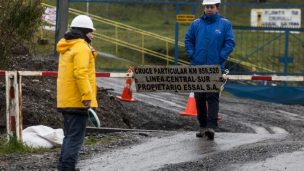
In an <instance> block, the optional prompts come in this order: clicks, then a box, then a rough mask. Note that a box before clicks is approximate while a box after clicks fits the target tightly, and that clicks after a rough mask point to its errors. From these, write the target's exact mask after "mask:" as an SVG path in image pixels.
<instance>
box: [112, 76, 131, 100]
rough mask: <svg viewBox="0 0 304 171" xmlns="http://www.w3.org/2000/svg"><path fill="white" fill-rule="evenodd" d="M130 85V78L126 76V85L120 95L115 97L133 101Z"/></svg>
mask: <svg viewBox="0 0 304 171" xmlns="http://www.w3.org/2000/svg"><path fill="white" fill-rule="evenodd" d="M131 85H132V78H128V79H127V80H126V85H125V87H124V89H123V91H122V95H121V96H116V97H117V98H118V99H120V100H123V101H127V102H134V101H135V99H134V98H133V97H132V90H131Z"/></svg>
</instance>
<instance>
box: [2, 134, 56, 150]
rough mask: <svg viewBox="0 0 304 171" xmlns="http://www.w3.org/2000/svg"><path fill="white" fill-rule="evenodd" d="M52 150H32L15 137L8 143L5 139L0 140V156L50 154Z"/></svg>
mask: <svg viewBox="0 0 304 171" xmlns="http://www.w3.org/2000/svg"><path fill="white" fill-rule="evenodd" d="M51 151H54V149H48V148H32V147H30V146H28V145H26V144H24V143H22V142H20V141H18V140H17V138H16V137H11V138H10V140H9V141H7V139H5V138H1V139H0V154H12V153H13V154H26V153H44V152H51Z"/></svg>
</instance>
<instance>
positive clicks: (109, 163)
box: [78, 132, 286, 171]
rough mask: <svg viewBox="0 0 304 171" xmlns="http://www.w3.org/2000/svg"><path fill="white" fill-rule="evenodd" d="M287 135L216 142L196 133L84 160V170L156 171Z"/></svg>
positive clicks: (223, 136) (224, 137)
mask: <svg viewBox="0 0 304 171" xmlns="http://www.w3.org/2000/svg"><path fill="white" fill-rule="evenodd" d="M285 135H286V134H247V133H246V134H245V133H244V134H242V133H217V134H216V137H215V141H208V140H206V139H201V138H196V137H195V132H182V133H178V134H176V135H174V136H170V137H163V138H151V139H150V140H149V141H148V142H145V143H142V144H139V145H135V146H131V147H129V148H125V149H117V150H114V151H112V152H109V153H105V154H103V155H100V156H96V157H95V158H94V159H90V160H83V161H80V163H79V165H78V166H79V167H80V168H81V169H83V170H92V171H94V170H96V171H97V170H105V171H106V170H111V171H113V170H124V171H128V170H129V171H136V170H138V171H142V170H154V169H158V168H161V167H163V166H164V165H166V164H176V163H181V162H188V161H196V160H199V159H200V158H202V157H204V156H206V155H207V154H210V153H213V152H216V151H224V150H229V149H231V148H233V147H237V146H241V145H244V144H251V143H256V142H258V141H263V140H266V139H278V138H283V137H284V136H285Z"/></svg>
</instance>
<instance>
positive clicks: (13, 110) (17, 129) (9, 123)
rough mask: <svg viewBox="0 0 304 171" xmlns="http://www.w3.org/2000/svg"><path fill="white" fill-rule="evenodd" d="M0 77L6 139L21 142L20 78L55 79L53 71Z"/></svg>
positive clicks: (116, 75)
mask: <svg viewBox="0 0 304 171" xmlns="http://www.w3.org/2000/svg"><path fill="white" fill-rule="evenodd" d="M0 76H5V82H6V129H7V135H8V139H9V138H10V137H12V136H16V138H17V139H18V140H20V141H21V140H22V130H23V122H22V120H23V119H22V84H21V82H22V77H23V76H46V77H57V72H55V71H2V70H0ZM132 76H133V74H132V73H130V72H128V73H110V72H96V77H109V78H110V77H112V78H130V77H132Z"/></svg>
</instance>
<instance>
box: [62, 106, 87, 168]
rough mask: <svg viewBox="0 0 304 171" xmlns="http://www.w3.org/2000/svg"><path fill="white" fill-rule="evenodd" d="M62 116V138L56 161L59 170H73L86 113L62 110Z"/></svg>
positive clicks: (81, 138)
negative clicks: (57, 161) (58, 156)
mask: <svg viewBox="0 0 304 171" xmlns="http://www.w3.org/2000/svg"><path fill="white" fill-rule="evenodd" d="M62 114H63V118H64V139H63V144H62V147H61V154H60V158H59V163H58V170H59V171H72V170H75V166H76V164H77V160H78V156H79V151H80V149H81V146H82V144H83V140H84V137H85V129H86V124H87V119H88V116H87V115H79V114H73V113H71V112H69V113H66V112H62Z"/></svg>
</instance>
